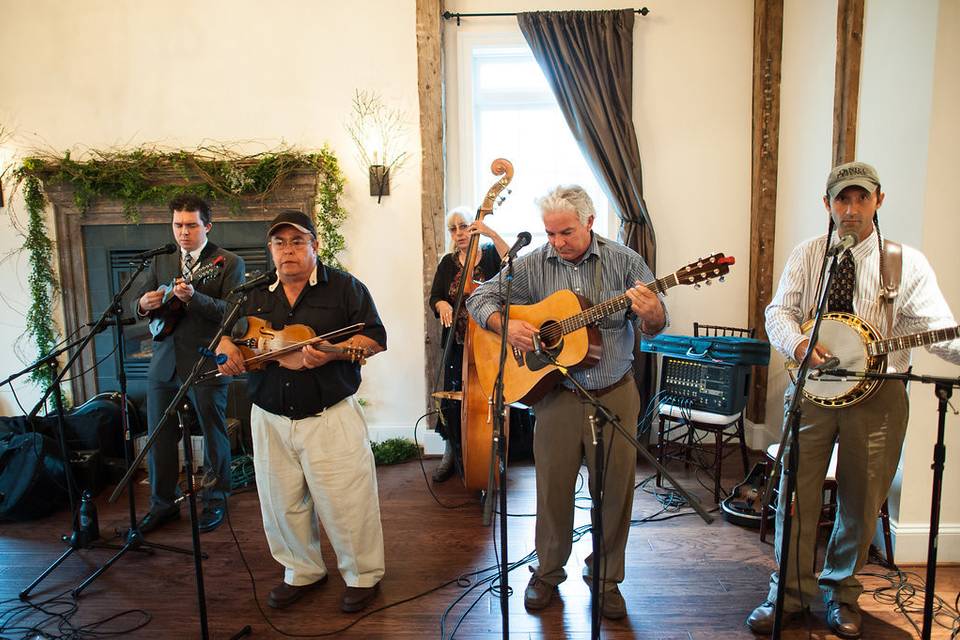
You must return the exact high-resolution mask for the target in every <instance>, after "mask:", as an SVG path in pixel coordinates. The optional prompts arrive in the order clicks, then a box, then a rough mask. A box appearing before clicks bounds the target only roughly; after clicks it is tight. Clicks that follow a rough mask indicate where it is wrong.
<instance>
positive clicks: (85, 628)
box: [0, 591, 152, 640]
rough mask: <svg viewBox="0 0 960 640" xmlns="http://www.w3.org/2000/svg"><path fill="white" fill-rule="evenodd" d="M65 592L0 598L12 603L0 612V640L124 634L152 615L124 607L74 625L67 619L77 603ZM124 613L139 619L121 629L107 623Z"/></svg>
mask: <svg viewBox="0 0 960 640" xmlns="http://www.w3.org/2000/svg"><path fill="white" fill-rule="evenodd" d="M69 594H70V592H69V591H64V592H63V593H60V594H57V595H55V596H52V597H50V598H47V599H46V600H40V601H37V602H29V601H21V600H19V599H16V598H9V599H7V600H3V601H0V606H6V605H9V604H12V603H15V604H14V606H11V607H10V608H9V609H5V610H2V611H0V640H7V639H9V640H13V639H14V638H17V639H20V638H27V637H29V638H31V639H34V638H36V639H39V638H42V639H43V640H95V639H97V638H116V637H124V636H127V635H129V634H131V633H133V632H134V631H137V630H138V629H142V628H143V627H145V626H147V624H149V623H150V620H151V619H152V616H151V615H150V614H149V613H148V612H146V611H144V610H143V609H128V610H126V611H121V612H119V613H115V614H113V615H111V616H108V617H106V618H103V619H101V620H97V621H95V622H88V623H86V624H83V625H75V624H74V623H73V622H72V620H71V619H72V618H73V616H74V615H75V614H76V613H77V611H79V609H80V605H79V603H78V602H77V599H76V598H75V597H73V596H70V595H69ZM128 616H139V620H134V621H133V622H131V623H130V626H128V627H125V628H122V629H118V628H115V627H113V626H112V625H111V626H108V625H109V624H110V623H111V622H115V621H117V620H120V619H122V618H124V617H128ZM8 634H16V635H8Z"/></svg>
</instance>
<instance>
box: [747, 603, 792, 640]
mask: <svg viewBox="0 0 960 640" xmlns="http://www.w3.org/2000/svg"><path fill="white" fill-rule="evenodd" d="M802 614H803V611H785V612H784V614H783V620H782V622H783V624H786V623H787V622H789V621H791V620H794V619H796V618H799V617H800V616H801V615H802ZM776 617H777V608H776V606H775V605H774V603H773V602H770V601H769V600H768V601H767V602H764V603H763V604H761V605H760V606H759V607H757V608H756V609H754V610H753V611H752V612H751V613H750V615H749V616H748V617H747V626H748V627H750V631H753V632H754V633H755V634H757V635H761V636H768V635H770V634H771V633H773V621H774V619H775V618H776Z"/></svg>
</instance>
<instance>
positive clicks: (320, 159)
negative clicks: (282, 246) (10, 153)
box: [14, 147, 347, 383]
mask: <svg viewBox="0 0 960 640" xmlns="http://www.w3.org/2000/svg"><path fill="white" fill-rule="evenodd" d="M304 169H312V170H314V171H316V172H317V176H318V181H317V195H316V201H315V206H314V211H313V215H314V219H315V223H316V227H317V234H318V236H319V237H318V239H319V241H320V248H319V251H318V254H319V257H320V259H321V260H322V261H323V262H324V263H325V264H329V265H332V266H335V267H341V264H340V262H339V260H338V259H337V254H339V253H340V252H341V251H343V249H344V247H345V241H344V237H343V234H342V233H341V232H340V226H341V225H342V223H343V221H344V220H345V219H346V217H347V212H346V210H345V209H344V208H343V207H342V206H341V204H340V197H341V196H342V194H343V188H344V184H345V179H344V176H343V173H342V171H341V170H340V163H339V160H338V159H337V157H336V155H334V153H333V152H332V151H331V150H330V149H329V148H328V147H324V148H323V149H321V150H319V151H317V152H311V153H304V152H300V151H296V150H292V149H282V150H279V151H273V152H267V153H261V154H256V155H248V156H245V155H240V154H238V153H235V152H232V151H230V150H229V149H226V148H211V147H204V148H201V149H198V150H196V151H183V150H178V151H159V150H156V149H151V148H139V149H134V150H132V151H91V152H90V153H89V158H88V159H85V160H82V161H81V160H74V159H73V158H72V157H71V156H70V152H69V151H68V152H66V153H65V154H64V155H63V156H62V157H61V156H54V155H34V156H32V157H29V158H26V159H25V160H24V161H23V164H22V165H21V166H20V167H19V168H18V169H17V170H16V171H15V172H14V179H15V180H16V182H17V183H19V184H22V186H23V193H24V199H25V202H26V207H27V211H28V214H29V218H30V220H29V225H28V229H27V234H26V235H27V238H26V242H25V244H24V249H26V250H27V252H28V253H29V256H30V258H29V259H30V276H29V278H28V280H29V284H30V293H31V297H32V304H31V306H30V309H29V311H28V312H27V333H28V334H29V335H30V336H32V337H33V339H34V341H35V343H36V345H37V349H38V351H39V353H41V354H44V353H48V352H49V351H50V350H51V349H52V348H53V346H54V344H55V343H56V338H55V336H56V335H57V330H56V327H55V325H54V322H53V315H52V311H53V301H54V299H55V296H56V295H57V293H58V292H59V285H58V282H57V280H56V277H55V275H54V269H53V243H52V241H51V240H50V236H49V234H48V233H47V230H46V225H45V223H44V210H45V205H46V198H45V196H44V193H43V188H42V186H41V185H42V184H49V185H54V184H69V185H70V186H71V187H72V189H73V193H74V204H75V205H76V206H77V208H78V209H79V211H80V213H81V214H83V213H86V212H87V211H88V210H89V208H90V206H91V205H92V204H93V202H94V201H95V200H97V199H112V200H117V201H119V202H120V203H122V205H123V212H124V215H125V216H126V217H127V219H128V220H130V221H131V222H139V220H140V208H141V207H142V206H144V205H154V206H156V205H165V204H166V203H167V202H169V201H170V200H172V199H173V198H174V197H175V196H177V195H180V194H184V193H190V194H193V195H197V196H200V197H201V198H204V199H206V200H208V201H210V202H212V203H220V204H221V205H225V206H226V208H227V209H228V211H229V212H230V213H231V214H232V215H236V214H238V213H239V212H240V210H241V208H242V205H243V203H244V202H245V201H249V200H250V199H251V198H259V199H260V200H265V199H266V198H268V197H269V196H270V195H271V194H272V193H273V192H274V191H275V190H276V189H277V188H278V187H280V186H281V185H282V184H283V182H284V180H286V179H287V178H288V177H290V176H291V175H292V174H293V173H294V172H296V171H301V170H304ZM32 379H33V380H34V381H36V382H38V383H43V382H44V381H47V383H49V382H51V381H52V375H51V374H50V372H49V370H45V371H37V372H34V374H33V377H32Z"/></svg>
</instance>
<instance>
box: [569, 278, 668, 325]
mask: <svg viewBox="0 0 960 640" xmlns="http://www.w3.org/2000/svg"><path fill="white" fill-rule="evenodd" d="M678 284H680V283H679V281H678V280H677V276H676V274H670V275H668V276H664V277H663V278H659V279H657V280H654V281H653V282H648V283H645V284H644V285H643V286H645V287H646V288H647V289H649V290H650V291H652V292H653V293H656V294H660V293H663V292H664V291H666V290H667V289H669V288H670V287H675V286H677V285H678ZM629 306H630V298H629V297H628V296H627V294H623V295H620V296H617V297H615V298H610V299H609V300H604V301H603V302H601V303H600V304H597V305H594V306H592V307H590V308H589V309H586V310H584V311H582V312H581V313H578V314H576V315H574V316H570V317H569V318H567V319H566V320H562V321H561V322H560V326H561V328H562V329H563V333H564V334H567V333H571V332H573V331H576V330H577V329H582V328H583V327H586V326H589V325H591V324H596V323H597V322H599V321H600V320H603V319H604V318H606V317H607V316H609V315H613V314H614V313H616V312H618V311H623V310H624V309H626V308H628V307H629Z"/></svg>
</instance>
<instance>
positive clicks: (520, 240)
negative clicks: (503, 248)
mask: <svg viewBox="0 0 960 640" xmlns="http://www.w3.org/2000/svg"><path fill="white" fill-rule="evenodd" d="M532 239H533V236H531V235H530V232H529V231H521V232H520V233H518V234H517V241H516V242H514V243H513V246H512V247H510V250H509V251H507V255H505V256H503V260H501V261H500V264H501V265H504V264H507V263H508V262H510V261H511V260H513V259H514V258H516V257H517V253H518V252H519V251H520V249H523V248H524V247H525V246H527V245H528V244H530V241H531V240H532Z"/></svg>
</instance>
